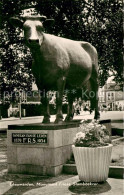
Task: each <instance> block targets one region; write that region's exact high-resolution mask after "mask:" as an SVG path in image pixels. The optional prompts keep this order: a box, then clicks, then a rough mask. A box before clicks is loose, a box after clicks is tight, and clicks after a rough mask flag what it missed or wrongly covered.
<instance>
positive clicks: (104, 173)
mask: <svg viewBox="0 0 124 195" xmlns="http://www.w3.org/2000/svg"><path fill="white" fill-rule="evenodd" d="M72 150H73V153H74V158H75V163H76V166H77V172H78V175H79V179H80V180H82V181H84V182H102V181H106V180H107V178H108V172H109V164H110V160H111V152H112V144H109V146H103V147H96V148H90V147H75V146H74V145H72Z"/></svg>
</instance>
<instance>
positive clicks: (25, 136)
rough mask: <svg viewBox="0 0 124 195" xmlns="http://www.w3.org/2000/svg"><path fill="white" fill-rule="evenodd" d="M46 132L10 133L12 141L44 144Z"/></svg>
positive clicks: (46, 140) (46, 139) (46, 138)
mask: <svg viewBox="0 0 124 195" xmlns="http://www.w3.org/2000/svg"><path fill="white" fill-rule="evenodd" d="M47 142H48V137H47V134H43V133H42V134H39V133H37V134H35V133H12V143H19V144H46V143H47Z"/></svg>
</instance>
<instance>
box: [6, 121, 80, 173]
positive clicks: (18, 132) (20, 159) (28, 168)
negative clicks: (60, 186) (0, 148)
mask: <svg viewBox="0 0 124 195" xmlns="http://www.w3.org/2000/svg"><path fill="white" fill-rule="evenodd" d="M79 125H80V122H79V121H78V122H76V121H75V122H71V123H67V124H66V123H65V124H61V125H59V124H49V125H46V124H31V125H9V127H8V131H7V138H8V144H7V152H8V154H7V158H8V172H9V173H20V174H36V175H50V176H56V175H58V174H60V173H61V172H62V169H63V164H65V163H66V162H67V160H68V159H70V156H71V154H72V147H71V146H72V143H73V138H74V137H75V135H76V133H77V132H79V131H80V128H79Z"/></svg>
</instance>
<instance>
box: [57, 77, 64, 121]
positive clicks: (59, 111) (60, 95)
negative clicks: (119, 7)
mask: <svg viewBox="0 0 124 195" xmlns="http://www.w3.org/2000/svg"><path fill="white" fill-rule="evenodd" d="M57 88H58V91H57V93H56V109H57V114H56V120H55V123H62V121H63V114H62V101H63V92H64V88H65V78H60V79H58V81H57Z"/></svg>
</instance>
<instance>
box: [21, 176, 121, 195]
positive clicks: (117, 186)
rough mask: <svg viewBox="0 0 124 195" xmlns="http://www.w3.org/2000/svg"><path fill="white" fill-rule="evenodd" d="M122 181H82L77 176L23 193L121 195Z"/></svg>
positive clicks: (30, 194)
mask: <svg viewBox="0 0 124 195" xmlns="http://www.w3.org/2000/svg"><path fill="white" fill-rule="evenodd" d="M123 184H124V183H123V181H122V180H121V179H118V180H117V179H110V178H109V179H108V180H107V181H106V182H105V183H101V184H99V183H96V184H95V183H83V182H80V181H79V179H78V176H74V177H72V178H69V179H66V180H64V181H61V182H56V183H53V184H51V185H46V186H45V187H41V188H38V189H33V190H29V191H28V192H26V193H24V194H23V195H34V194H36V195H72V194H73V195H78V194H84V195H86V194H101V193H102V195H113V194H117V195H122V194H123V192H124V191H123Z"/></svg>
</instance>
